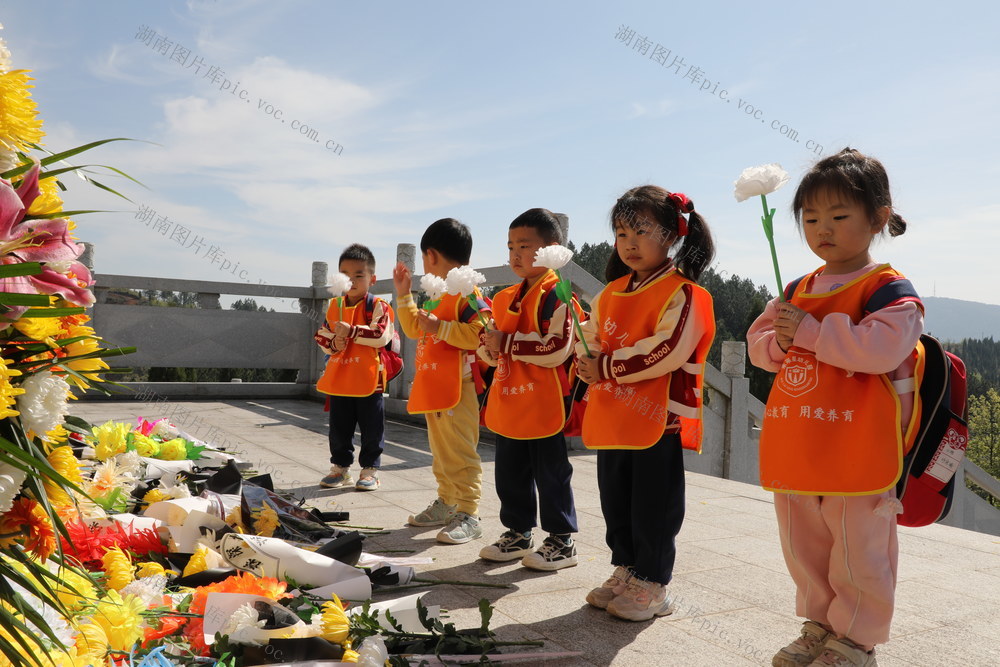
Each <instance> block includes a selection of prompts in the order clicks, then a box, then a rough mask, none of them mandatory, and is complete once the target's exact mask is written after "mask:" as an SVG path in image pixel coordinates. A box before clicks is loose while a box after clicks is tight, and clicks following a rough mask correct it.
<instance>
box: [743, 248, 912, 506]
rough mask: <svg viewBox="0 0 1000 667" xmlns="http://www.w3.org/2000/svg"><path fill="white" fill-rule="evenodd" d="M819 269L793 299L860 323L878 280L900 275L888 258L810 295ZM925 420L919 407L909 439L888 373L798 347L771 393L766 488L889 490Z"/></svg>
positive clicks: (764, 455)
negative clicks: (830, 360)
mask: <svg viewBox="0 0 1000 667" xmlns="http://www.w3.org/2000/svg"><path fill="white" fill-rule="evenodd" d="M817 273H819V271H818V270H817V271H815V272H813V273H812V274H811V275H810V276H808V277H807V278H805V279H803V280H802V281H801V282H800V283H799V284H798V286H797V287H796V289H795V292H794V294H792V297H791V300H790V301H791V303H792V304H794V305H796V306H798V307H799V308H802V309H803V310H805V311H807V312H808V313H809V314H811V315H812V316H813V317H815V318H816V319H817V320H820V321H822V319H823V318H824V317H825V316H826V315H828V314H830V313H846V314H848V315H850V317H851V320H852V321H853V322H854V323H855V324H857V323H858V322H860V321H861V320H862V319H863V317H864V306H865V304H866V303H867V301H868V298H869V297H870V295H871V294H872V292H873V291H874V290H875V289H876V288H877V287H878V286H879V284H881V283H882V282H884V279H885V278H887V277H889V276H898V275H899V274H898V273H897V272H896V271H894V270H893V269H892V268H891V267H889V265H888V264H883V265H881V266H879V267H877V268H875V269H873V270H872V271H870V272H868V273H867V274H865V275H863V276H860V277H858V278H856V279H855V280H852V281H851V282H849V283H847V284H846V285H842V286H841V287H838V288H837V289H835V290H833V291H832V292H825V293H820V294H807V293H805V291H806V290H807V289H809V285H810V284H811V283H812V279H813V278H814V277H815V276H816V274H817ZM915 353H916V352H915ZM918 389H919V388H918ZM918 418H919V412H918V410H916V409H914V416H913V418H911V420H910V425H909V426H908V427H907V429H906V431H907V432H906V434H905V437H904V433H903V432H902V429H901V428H900V423H899V422H900V404H899V397H898V396H897V394H896V391H895V390H894V389H893V387H892V383H891V382H890V381H889V378H888V377H887V376H886V375H885V374H870V373H854V372H848V371H846V370H844V369H842V368H837V367H836V366H832V365H830V364H827V363H824V362H822V361H819V360H817V359H816V355H815V353H814V352H811V351H809V350H804V349H802V348H798V347H795V346H794V345H793V346H792V347H791V348H790V349H789V350H788V354H787V356H786V357H785V360H784V361H783V362H782V364H781V368H780V369H779V370H778V374H777V376H776V377H775V379H774V384H773V386H772V387H771V393H770V394H769V395H768V398H767V406H766V410H765V414H764V423H763V428H762V430H761V435H760V480H761V486H763V487H764V488H765V489H768V490H770V491H776V492H779V493H794V494H802V495H838V496H858V495H873V494H877V493H882V492H884V491H886V490H888V489H890V488H892V487H893V486H895V484H896V481H897V480H898V479H899V475H900V473H901V472H902V466H903V451H904V445H905V444H906V443H905V441H906V440H907V439H910V438H912V437H913V435H914V434H915V432H916V429H915V428H914V425H915V422H916V421H919V419H918Z"/></svg>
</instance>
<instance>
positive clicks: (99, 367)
mask: <svg viewBox="0 0 1000 667" xmlns="http://www.w3.org/2000/svg"><path fill="white" fill-rule="evenodd" d="M65 331H66V334H67V335H66V336H64V337H65V338H76V337H78V336H86V338H83V339H82V340H78V341H76V342H75V343H70V344H69V345H67V346H65V347H64V348H63V350H64V351H65V352H66V356H68V357H76V356H79V355H82V354H90V353H92V352H98V351H100V349H101V346H100V345H99V344H98V341H100V340H102V339H101V338H100V337H98V336H95V335H94V330H93V329H92V328H90V327H85V326H78V325H71V326H69V327H68V328H66V329H65ZM56 342H57V343H58V342H59V341H58V339H57V340H56ZM60 365H61V366H65V367H66V368H69V369H71V370H74V371H76V372H77V373H80V374H81V375H83V376H84V377H86V378H87V379H88V380H90V381H91V382H103V381H104V380H103V379H102V378H101V377H100V376H99V375H98V373H100V372H101V371H106V370H108V368H110V367H109V366H108V364H107V363H105V361H104V360H103V359H75V360H73V361H67V362H65V363H62V364H60ZM66 381H67V382H70V383H72V384H75V385H76V386H78V387H80V388H81V389H87V388H88V387H89V386H90V385H89V384H88V383H87V382H84V381H83V380H81V379H80V378H78V377H76V376H75V375H68V374H67V376H66Z"/></svg>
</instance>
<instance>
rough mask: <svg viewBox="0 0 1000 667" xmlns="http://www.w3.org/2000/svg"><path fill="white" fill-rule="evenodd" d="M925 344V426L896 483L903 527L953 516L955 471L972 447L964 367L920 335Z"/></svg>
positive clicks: (931, 339) (922, 395)
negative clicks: (970, 443) (970, 445)
mask: <svg viewBox="0 0 1000 667" xmlns="http://www.w3.org/2000/svg"><path fill="white" fill-rule="evenodd" d="M920 345H923V347H924V355H925V357H924V372H923V377H922V378H920V392H919V393H920V397H919V398H920V428H919V429H918V430H917V438H916V440H915V441H914V443H913V448H912V449H911V450H910V452H909V453H908V454H907V455H906V457H905V458H904V459H903V474H902V476H901V477H900V478H899V482H897V483H896V497H897V498H899V501H900V502H901V503H903V513H902V514H900V515H899V516H898V517H897V521H898V522H899V525H901V526H926V525H929V524H932V523H934V522H935V521H940V520H941V519H943V518H944V517H946V516H947V515H948V511H949V510H951V501H952V498H954V496H955V484H956V483H958V481H960V480H959V478H956V477H955V473H956V472H958V469H959V468H961V466H962V459H964V458H965V450H966V447H968V445H969V426H968V423H967V422H968V416H969V415H968V406H967V404H966V401H967V398H968V396H967V394H966V383H965V363H963V362H962V360H961V359H959V358H958V357H957V356H955V355H954V354H952V353H951V352H948V351H946V350H945V349H944V348H943V347H942V346H941V343H940V342H939V341H938V340H937V339H936V338H934V337H932V336H928V335H926V334H924V335H921V336H920Z"/></svg>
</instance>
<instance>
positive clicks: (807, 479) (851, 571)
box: [747, 149, 923, 667]
mask: <svg viewBox="0 0 1000 667" xmlns="http://www.w3.org/2000/svg"><path fill="white" fill-rule="evenodd" d="M792 207H793V209H794V212H795V217H796V220H797V221H798V222H799V223H800V225H801V226H802V231H803V235H804V236H805V239H806V242H807V243H808V244H809V248H810V249H811V250H812V251H813V252H814V253H815V254H816V255H817V256H818V257H819V258H820V259H822V260H823V261H824V262H825V264H824V265H823V266H822V267H820V268H819V269H817V270H816V271H814V272H813V273H811V274H808V275H806V276H803V277H802V278H801V279H799V280H797V281H794V282H793V283H791V284H790V285H789V286H788V287H787V288H786V290H785V297H786V300H778V299H775V300H774V301H772V302H770V303H769V304H768V305H767V307H766V308H765V310H764V312H763V314H761V316H760V317H758V318H757V320H756V321H755V322H754V323H753V325H752V326H751V328H750V331H749V332H748V333H747V340H748V342H749V352H750V360H751V361H752V362H753V363H754V364H755V365H757V366H759V367H761V368H763V369H765V370H769V371H774V372H776V373H777V376H776V377H775V380H774V384H773V386H772V388H771V393H770V395H769V396H768V400H767V409H766V412H765V418H764V425H763V429H762V431H761V441H760V478H761V484H762V485H763V486H764V488H766V489H770V490H772V491H774V492H775V499H774V506H775V511H776V512H777V517H778V527H779V530H780V532H781V548H782V551H783V552H784V556H785V562H786V564H787V566H788V571H789V573H790V574H791V575H792V579H793V580H794V581H795V587H796V613H797V614H798V615H799V616H802V617H803V618H805V619H806V621H805V623H804V624H803V627H802V632H801V635H800V636H799V637H798V638H797V639H796V640H795V641H793V642H792V643H790V644H789V645H788V646H786V647H785V648H783V649H781V650H780V651H779V652H778V653H777V654H776V655H775V656H774V659H773V661H772V664H773V665H775V666H776V667H797V666H799V665H818V666H823V667H829V666H833V665H863V666H866V667H871V666H873V665H877V661H876V659H875V645H876V644H881V643H884V642H886V641H888V639H889V626H890V623H891V621H892V612H893V596H894V593H895V588H896V561H897V556H898V547H897V542H896V514H897V513H898V512H900V511H902V506H901V505H900V503H899V501H898V500H897V499H896V496H895V485H896V482H897V481H898V480H899V476H900V473H901V471H902V462H903V456H904V453H905V452H906V451H908V448H909V446H911V445H912V442H913V441H912V437H913V436H914V435H915V433H916V427H917V421H918V419H917V417H918V415H916V414H915V411H914V410H913V397H914V387H915V384H914V370H915V368H916V366H917V363H918V361H919V355H920V354H921V353H922V352H921V351H920V350H922V348H918V347H917V342H918V339H919V337H920V333H921V331H922V330H923V306H922V305H921V303H920V299H919V297H918V296H917V295H916V292H915V291H914V290H913V286H912V285H911V284H910V282H909V281H908V280H906V279H905V278H904V277H903V276H902V275H901V274H899V273H898V272H897V271H895V270H894V269H892V268H891V267H890V266H889V265H888V264H879V263H877V262H875V261H874V260H873V259H872V257H871V254H870V253H869V248H870V245H871V243H872V241H873V240H874V239H875V237H876V236H878V235H879V234H882V233H884V232H886V231H888V233H889V234H890V235H892V236H898V235H900V234H902V233H903V232H904V231H905V229H906V223H905V222H904V221H903V219H902V218H901V217H900V216H899V215H898V214H896V213H895V212H894V211H893V209H892V200H891V198H890V196H889V179H888V177H887V176H886V173H885V169H884V168H883V167H882V164H881V163H880V162H879V161H878V160H875V159H874V158H871V157H868V156H865V155H862V154H861V153H859V152H858V151H855V150H852V149H844V150H843V151H841V152H840V153H838V154H836V155H833V156H831V157H828V158H825V159H823V160H821V161H820V162H818V163H817V164H816V166H814V167H813V168H812V170H810V171H809V172H808V173H807V174H806V175H805V177H804V178H803V179H802V182H801V183H800V184H799V187H798V190H797V191H796V193H795V198H794V201H793V204H792Z"/></svg>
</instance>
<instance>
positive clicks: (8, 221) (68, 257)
mask: <svg viewBox="0 0 1000 667" xmlns="http://www.w3.org/2000/svg"><path fill="white" fill-rule="evenodd" d="M40 168H41V165H40V164H39V163H38V162H37V161H36V162H35V164H34V166H32V168H31V169H30V170H29V171H28V173H26V174H25V175H24V179H23V180H22V181H21V184H20V186H19V187H18V188H17V189H14V187H13V186H12V185H11V183H10V182H9V181H6V180H0V264H19V263H22V262H39V263H42V264H43V267H44V268H43V270H42V272H41V273H40V274H38V275H35V276H15V277H11V278H0V292H16V293H20V294H53V295H58V296H61V297H62V298H63V299H65V300H66V301H68V302H70V303H72V304H74V305H77V306H90V305H91V304H92V303H94V295H93V293H92V292H91V291H90V286H91V285H93V278H92V277H91V275H90V271H88V270H87V268H86V267H85V266H84V265H83V264H81V263H80V262H77V261H76V259H77V258H78V257H79V256H80V254H81V253H82V252H83V244H82V243H78V242H76V241H75V240H74V239H73V237H72V235H71V234H70V230H69V223H68V222H67V221H66V220H65V219H62V218H56V219H53V220H25V215H26V213H27V211H28V208H29V207H30V206H31V204H32V203H33V202H34V201H35V199H36V198H38V195H39V192H40V190H39V186H38V172H39V169H40ZM8 308H9V310H7V311H6V312H5V313H3V314H2V315H0V330H2V329H4V328H6V326H7V325H9V323H10V322H12V321H14V320H16V319H17V318H18V317H20V316H21V315H22V314H23V313H24V311H25V310H26V308H25V307H24V306H8Z"/></svg>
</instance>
